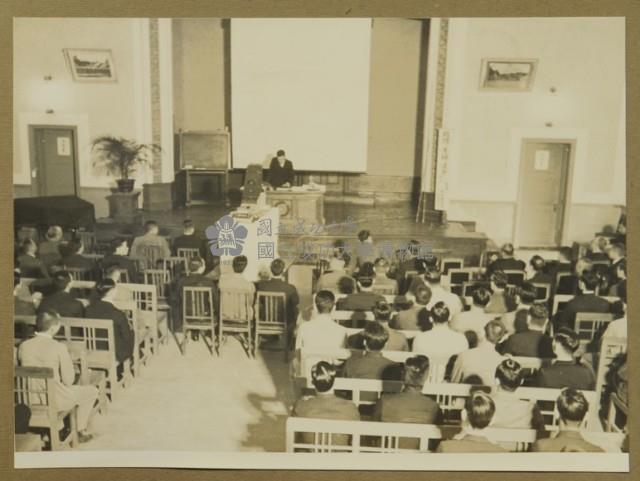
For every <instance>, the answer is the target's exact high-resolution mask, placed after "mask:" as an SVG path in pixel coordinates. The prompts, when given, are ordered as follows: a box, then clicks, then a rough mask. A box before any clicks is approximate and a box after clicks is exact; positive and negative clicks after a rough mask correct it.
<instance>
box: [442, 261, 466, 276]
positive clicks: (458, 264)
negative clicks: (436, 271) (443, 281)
mask: <svg viewBox="0 0 640 481" xmlns="http://www.w3.org/2000/svg"><path fill="white" fill-rule="evenodd" d="M463 267H464V259H463V258H461V257H445V258H444V259H442V261H441V262H440V271H441V272H442V275H444V276H446V275H447V274H448V273H449V269H462V268H463Z"/></svg>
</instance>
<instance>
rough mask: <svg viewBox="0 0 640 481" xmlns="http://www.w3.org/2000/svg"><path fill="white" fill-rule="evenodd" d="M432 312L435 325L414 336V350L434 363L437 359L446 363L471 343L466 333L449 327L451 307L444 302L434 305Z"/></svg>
mask: <svg viewBox="0 0 640 481" xmlns="http://www.w3.org/2000/svg"><path fill="white" fill-rule="evenodd" d="M430 314H431V320H432V322H433V327H432V328H431V330H428V331H425V332H421V333H419V334H417V335H416V336H415V337H414V338H413V352H415V353H416V354H424V355H425V356H427V357H429V359H430V360H431V362H432V363H433V364H435V362H434V361H435V360H437V361H440V362H443V363H445V364H446V363H447V362H448V360H449V358H450V357H451V356H454V355H457V354H460V353H461V352H462V351H466V350H467V349H469V343H468V342H467V338H466V337H465V336H464V334H460V333H459V332H456V331H454V330H453V329H451V328H450V327H449V308H448V307H447V306H446V305H445V303H444V302H438V303H437V304H436V305H435V306H433V308H432V309H431V311H430ZM438 382H441V380H439V381H438Z"/></svg>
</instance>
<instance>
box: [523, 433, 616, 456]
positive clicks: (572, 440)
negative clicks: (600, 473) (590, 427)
mask: <svg viewBox="0 0 640 481" xmlns="http://www.w3.org/2000/svg"><path fill="white" fill-rule="evenodd" d="M531 450H532V451H534V452H547V453H560V452H587V453H601V452H603V451H604V449H602V448H601V447H599V446H596V445H595V444H591V443H590V442H588V441H585V439H584V438H583V437H582V434H580V432H579V431H559V432H558V435H557V436H555V437H553V438H545V439H538V440H537V441H536V442H535V443H533V447H532V449H531Z"/></svg>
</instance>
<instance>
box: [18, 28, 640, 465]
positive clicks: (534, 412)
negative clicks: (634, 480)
mask: <svg viewBox="0 0 640 481" xmlns="http://www.w3.org/2000/svg"><path fill="white" fill-rule="evenodd" d="M13 42H14V50H13V53H14V58H13V70H14V77H13V82H14V92H13V112H14V113H13V132H14V135H13V194H14V231H15V251H14V253H15V256H14V260H15V271H14V308H15V312H14V327H15V336H14V337H15V339H14V341H15V342H14V346H15V349H14V352H15V356H14V361H15V374H14V379H15V408H16V450H17V451H20V452H30V451H41V450H42V451H48V450H52V451H56V450H63V449H71V450H76V451H83V450H84V451H86V450H89V451H209V452H223V451H263V452H275V453H278V452H358V453H362V452H376V453H391V452H434V453H435V452H499V451H505V452H508V451H510V452H514V451H564V450H568V451H606V452H628V441H626V439H627V435H626V433H627V427H626V416H627V394H626V392H627V391H626V385H627V384H626V382H627V371H626V347H627V342H626V338H627V331H626V329H627V327H626V326H627V324H626V257H625V255H626V215H627V214H626V182H627V179H626V152H625V142H626V134H625V122H626V117H625V22H624V19H623V18H614V17H606V18H605V17H591V18H586V17H584V18H582V17H572V18H425V19H420V18H374V19H371V18H354V19H346V18H322V19H320V18H315V19H314V18H297V19H293V18H290V19H284V18H279V19H278V18H271V19H266V18H262V19H259V18H232V19H229V18H173V19H170V18H159V19H158V18H16V19H15V20H14V35H13ZM54 353H55V355H54ZM52 359H58V361H56V362H58V364H56V362H53V361H52ZM60 360H61V361H60ZM72 368H73V369H72ZM37 391H38V392H37ZM43 393H46V394H48V396H43V395H42V394H43ZM38 394H39V395H38ZM567 446H568V447H567Z"/></svg>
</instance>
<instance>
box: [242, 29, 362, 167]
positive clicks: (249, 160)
mask: <svg viewBox="0 0 640 481" xmlns="http://www.w3.org/2000/svg"><path fill="white" fill-rule="evenodd" d="M370 45H371V19H315V18H313V19H311V18H308V19H307V18H305V19H283V18H277V19H262V18H260V19H253V18H252V19H232V21H231V119H232V120H231V123H232V126H231V142H232V146H233V148H232V153H233V166H234V167H236V168H243V167H246V166H247V165H249V164H254V163H260V164H263V165H264V166H265V167H268V165H269V161H270V160H271V158H272V157H273V156H275V154H276V151H277V150H278V149H283V150H285V152H286V154H287V158H288V159H290V160H291V161H292V162H293V167H294V169H296V170H315V171H328V172H364V171H366V168H367V136H368V135H367V133H368V117H369V64H370V55H369V52H370Z"/></svg>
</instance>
